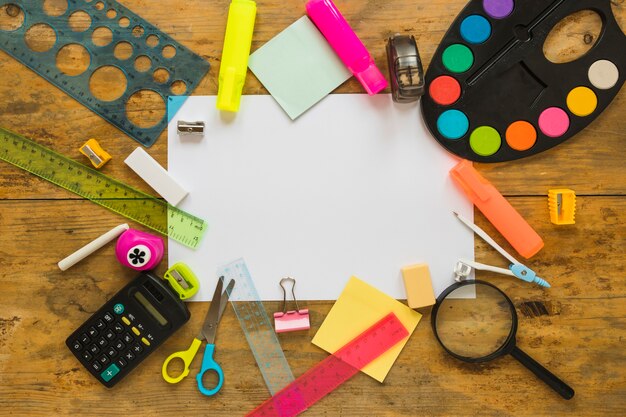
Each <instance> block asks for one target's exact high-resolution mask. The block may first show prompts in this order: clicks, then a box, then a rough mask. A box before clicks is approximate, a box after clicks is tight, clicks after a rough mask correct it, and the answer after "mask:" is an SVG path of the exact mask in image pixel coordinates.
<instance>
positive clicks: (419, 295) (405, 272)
mask: <svg viewBox="0 0 626 417" xmlns="http://www.w3.org/2000/svg"><path fill="white" fill-rule="evenodd" d="M402 280H403V281H404V288H405V289H406V300H407V302H408V304H409V307H411V308H421V307H427V306H431V305H433V304H435V290H433V281H432V280H431V279H430V271H429V270H428V265H426V264H417V265H411V266H407V267H404V268H402Z"/></svg>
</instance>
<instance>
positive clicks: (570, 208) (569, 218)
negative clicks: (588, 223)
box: [548, 188, 576, 225]
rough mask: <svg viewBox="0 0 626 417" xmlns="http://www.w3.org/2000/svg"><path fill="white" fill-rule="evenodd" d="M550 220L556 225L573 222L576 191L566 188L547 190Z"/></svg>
mask: <svg viewBox="0 0 626 417" xmlns="http://www.w3.org/2000/svg"><path fill="white" fill-rule="evenodd" d="M548 207H549V208H550V221H551V222H552V223H554V224H557V225H564V224H575V223H576V222H575V221H574V215H575V214H576V193H575V192H574V191H573V190H569V189H567V188H559V189H555V190H548Z"/></svg>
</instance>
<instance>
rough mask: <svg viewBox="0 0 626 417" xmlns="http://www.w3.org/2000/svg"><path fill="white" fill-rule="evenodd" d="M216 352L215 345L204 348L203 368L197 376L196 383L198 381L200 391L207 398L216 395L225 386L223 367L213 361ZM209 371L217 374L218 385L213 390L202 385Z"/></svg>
mask: <svg viewBox="0 0 626 417" xmlns="http://www.w3.org/2000/svg"><path fill="white" fill-rule="evenodd" d="M214 352H215V345H213V344H207V345H206V347H205V348H204V357H203V358H202V367H201V368H200V372H199V373H198V375H196V381H198V389H199V390H200V392H201V393H203V394H204V395H207V396H211V395H215V394H217V392H218V391H219V390H220V389H222V385H223V384H224V372H222V367H221V366H219V364H218V363H217V362H215V359H213V353H214ZM208 371H213V372H215V373H216V374H217V378H218V381H217V385H216V386H215V388H213V389H210V390H209V389H206V388H205V387H204V384H203V383H202V377H203V376H204V374H205V373H206V372H208Z"/></svg>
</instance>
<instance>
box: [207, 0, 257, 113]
mask: <svg viewBox="0 0 626 417" xmlns="http://www.w3.org/2000/svg"><path fill="white" fill-rule="evenodd" d="M255 18H256V3H255V2H253V1H252V0H232V2H231V3H230V8H229V10H228V22H227V23H226V36H225V37H224V48H223V51H222V64H221V65H220V75H219V88H218V93H217V104H216V107H217V108H218V109H219V110H226V111H232V112H236V111H237V110H239V102H240V101H241V91H242V90H243V84H244V82H245V80H246V72H247V71H248V56H249V55H250V45H251V44H252V32H253V31H254V19H255Z"/></svg>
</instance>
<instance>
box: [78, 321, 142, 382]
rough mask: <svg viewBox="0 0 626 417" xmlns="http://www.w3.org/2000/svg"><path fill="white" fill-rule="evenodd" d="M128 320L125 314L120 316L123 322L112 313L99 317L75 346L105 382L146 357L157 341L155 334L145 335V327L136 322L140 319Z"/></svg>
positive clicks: (81, 356) (83, 358) (82, 357)
mask: <svg viewBox="0 0 626 417" xmlns="http://www.w3.org/2000/svg"><path fill="white" fill-rule="evenodd" d="M129 316H130V317H131V318H132V319H133V320H132V321H131V320H129V319H128V317H126V316H125V315H122V316H118V318H119V319H121V321H118V320H117V319H116V317H115V316H114V315H113V314H112V313H109V312H105V313H104V314H103V315H102V316H101V317H96V318H94V319H92V320H93V323H91V325H89V324H88V326H89V327H87V331H85V332H83V333H80V335H79V336H78V337H77V339H76V340H74V342H72V344H71V347H72V349H73V350H74V352H75V353H76V356H78V357H80V358H81V359H82V360H83V361H85V362H86V363H87V366H88V367H90V368H91V369H92V370H94V371H95V372H96V373H97V374H98V375H99V376H100V378H102V379H103V380H104V381H105V382H109V381H110V380H111V379H112V378H114V377H115V375H117V374H118V373H119V372H120V370H121V369H122V368H124V367H126V366H127V365H128V364H129V363H130V362H133V361H135V360H137V359H138V358H139V357H140V356H142V355H146V354H147V352H146V349H147V348H148V347H149V346H150V342H149V341H148V339H146V337H148V338H149V339H150V340H153V337H152V335H151V334H146V335H144V334H142V331H140V330H139V329H142V330H144V326H143V325H142V324H141V323H137V322H135V320H136V318H135V317H134V316H132V314H129Z"/></svg>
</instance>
